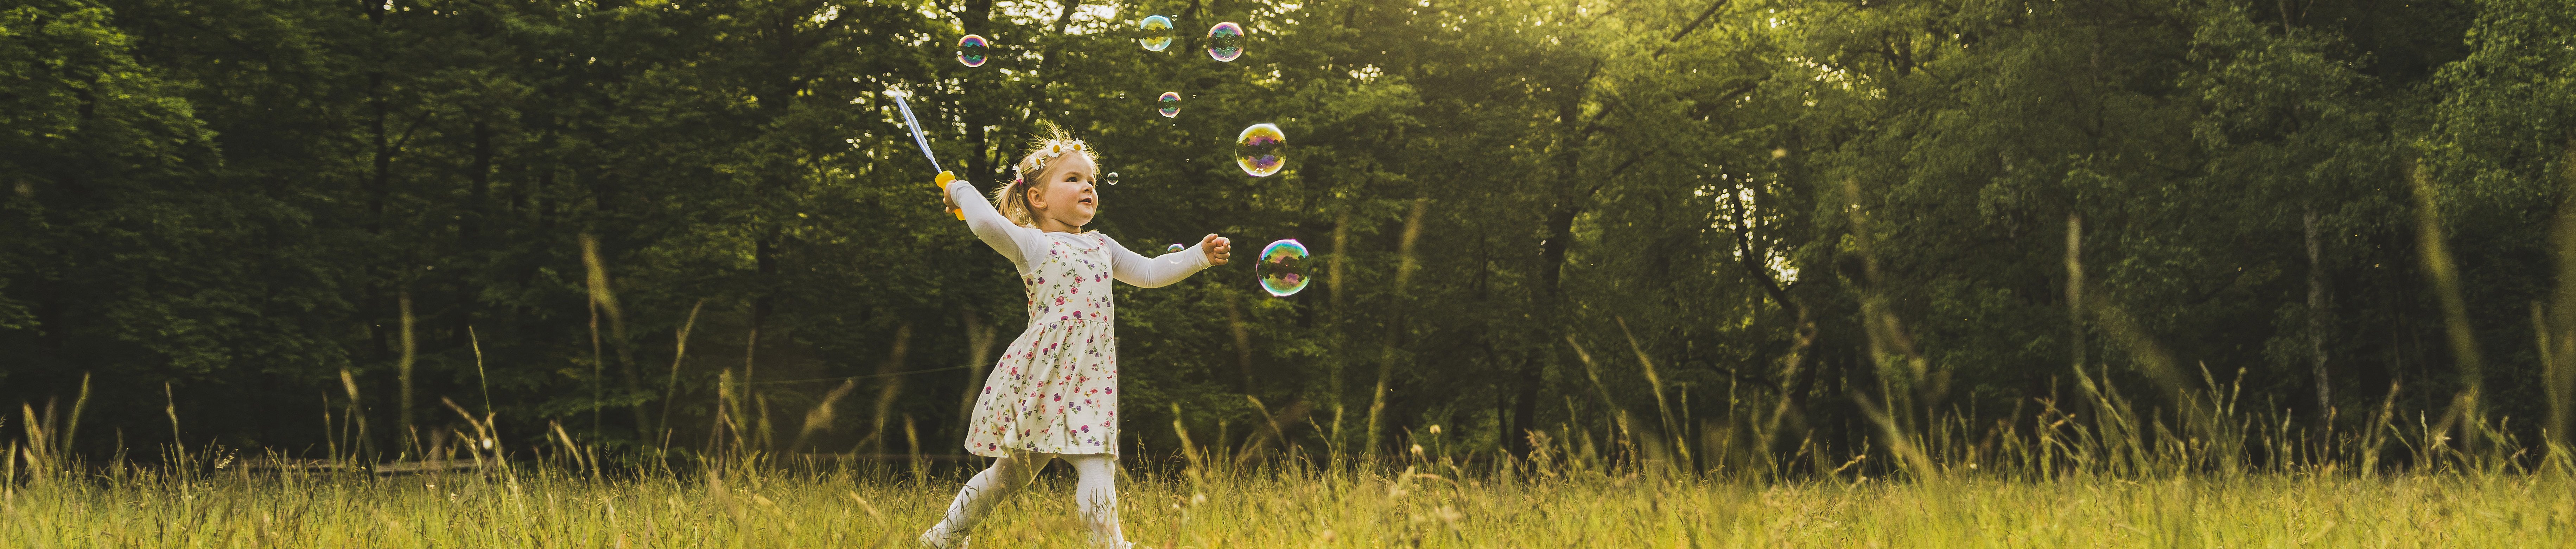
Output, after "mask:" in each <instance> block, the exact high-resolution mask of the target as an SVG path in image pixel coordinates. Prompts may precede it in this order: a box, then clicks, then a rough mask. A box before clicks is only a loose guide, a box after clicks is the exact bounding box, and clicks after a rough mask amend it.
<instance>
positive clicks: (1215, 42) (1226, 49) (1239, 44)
mask: <svg viewBox="0 0 2576 549" xmlns="http://www.w3.org/2000/svg"><path fill="white" fill-rule="evenodd" d="M1207 51H1208V58H1209V59H1215V60H1218V61H1233V60H1234V58H1237V57H1242V56H1243V25H1237V24H1234V22H1233V21H1227V22H1224V23H1217V24H1216V26H1214V27H1208V50H1207Z"/></svg>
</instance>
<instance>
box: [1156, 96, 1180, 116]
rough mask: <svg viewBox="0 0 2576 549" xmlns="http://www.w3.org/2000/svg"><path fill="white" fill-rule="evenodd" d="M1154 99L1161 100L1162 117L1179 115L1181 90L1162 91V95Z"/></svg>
mask: <svg viewBox="0 0 2576 549" xmlns="http://www.w3.org/2000/svg"><path fill="white" fill-rule="evenodd" d="M1156 101H1161V102H1163V110H1162V113H1163V117H1164V118H1171V117H1175V116H1180V115H1181V92H1163V97H1161V98H1158V99H1156Z"/></svg>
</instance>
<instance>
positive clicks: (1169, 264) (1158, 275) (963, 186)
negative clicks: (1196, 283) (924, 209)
mask: <svg viewBox="0 0 2576 549" xmlns="http://www.w3.org/2000/svg"><path fill="white" fill-rule="evenodd" d="M947 192H948V198H949V199H950V200H952V201H954V202H956V203H957V207H958V209H960V210H964V211H965V213H966V227H967V228H969V229H972V230H974V231H975V237H976V238H981V239H983V240H984V244H986V245H990V246H992V247H993V251H996V252H1001V253H1002V257H1007V258H1011V265H1012V266H1015V267H1018V268H1019V273H1020V274H1023V275H1025V274H1029V269H1030V268H1031V267H1033V266H1035V265H1037V263H1038V261H1039V260H1041V259H1044V258H1045V255H1046V252H1047V240H1046V239H1049V238H1073V237H1074V234H1073V233H1060V232H1057V233H1051V232H1047V231H1041V230H1038V229H1035V228H1031V227H1022V226H1020V225H1019V224H1016V223H1012V222H1011V220H1010V219H1009V218H1005V217H1002V212H1001V211H1000V210H995V209H993V203H992V202H991V201H990V200H987V199H986V198H984V196H983V195H981V194H979V193H977V192H976V190H975V186H974V185H973V184H969V183H967V182H966V181H965V180H956V181H950V182H948V189H947ZM1101 238H1102V239H1103V240H1108V241H1109V247H1110V248H1111V250H1110V252H1109V257H1110V261H1109V277H1110V278H1114V279H1117V280H1118V281H1119V282H1125V283H1127V284H1128V285H1130V286H1136V287H1140V288H1160V287H1163V286H1168V285H1171V284H1172V283H1174V282H1180V281H1181V279H1183V278H1188V277H1189V276H1190V275H1191V274H1192V273H1197V272H1199V270H1200V269H1206V268H1208V260H1207V252H1206V251H1204V250H1200V249H1199V246H1197V245H1192V246H1190V248H1189V249H1187V250H1181V251H1179V252H1176V253H1168V254H1163V255H1161V256H1159V257H1145V256H1144V255H1142V254H1138V253H1136V251H1135V250H1129V249H1127V247H1126V246H1124V245H1121V244H1119V243H1118V241H1117V239H1112V238H1109V237H1108V235H1101Z"/></svg>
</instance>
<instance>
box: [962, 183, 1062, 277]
mask: <svg viewBox="0 0 2576 549" xmlns="http://www.w3.org/2000/svg"><path fill="white" fill-rule="evenodd" d="M947 192H948V200H949V202H951V203H954V204H956V205H957V209H958V210H961V211H963V212H964V213H965V216H966V228H968V229H973V230H974V231H975V237H976V238H981V239H984V244H987V245H990V246H992V247H993V251H996V252H1002V257H1007V258H1011V264H1012V265H1014V266H1017V267H1019V268H1020V274H1029V267H1030V266H1032V265H1036V264H1038V260H1039V259H1042V258H1039V257H1035V256H1033V255H1031V254H1040V253H1046V249H1047V245H1046V234H1045V233H1043V232H1040V231H1038V230H1037V229H1034V228H1029V227H1022V226H1019V225H1018V224H1014V223H1011V220H1010V219H1008V218H1004V217H1002V212H1001V211H1000V210H995V209H993V203H992V202H987V201H985V200H984V197H983V196H982V195H979V194H977V193H976V191H975V186H974V185H971V184H968V183H966V180H963V179H960V180H956V181H950V182H948V190H947Z"/></svg>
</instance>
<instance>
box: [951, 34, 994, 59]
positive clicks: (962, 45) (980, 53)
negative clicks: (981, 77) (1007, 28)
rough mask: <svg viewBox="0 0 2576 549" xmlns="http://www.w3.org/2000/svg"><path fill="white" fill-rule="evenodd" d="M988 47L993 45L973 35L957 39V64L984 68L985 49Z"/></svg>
mask: <svg viewBox="0 0 2576 549" xmlns="http://www.w3.org/2000/svg"><path fill="white" fill-rule="evenodd" d="M988 45H991V44H988V43H986V42H985V41H984V37H982V36H976V35H972V34H969V35H966V37H965V38H959V39H957V62H958V63H962V64H965V65H966V66H969V67H981V66H984V47H985V46H988Z"/></svg>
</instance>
